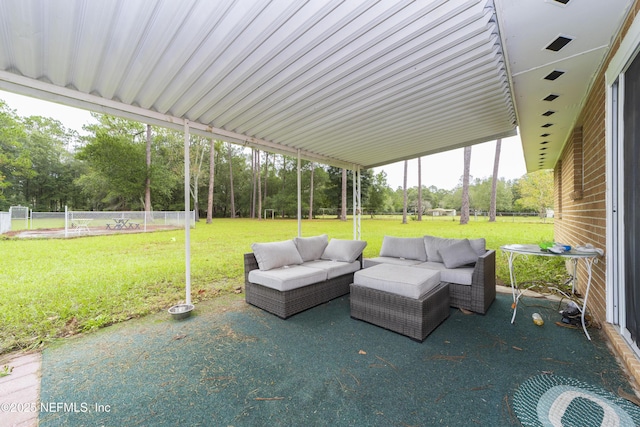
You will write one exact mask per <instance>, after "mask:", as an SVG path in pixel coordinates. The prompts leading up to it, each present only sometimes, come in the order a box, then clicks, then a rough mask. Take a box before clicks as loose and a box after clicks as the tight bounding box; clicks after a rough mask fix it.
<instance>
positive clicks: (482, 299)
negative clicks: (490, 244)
mask: <svg viewBox="0 0 640 427" xmlns="http://www.w3.org/2000/svg"><path fill="white" fill-rule="evenodd" d="M449 294H450V298H451V306H452V307H456V308H463V309H465V310H470V311H473V312H475V313H480V314H485V313H486V312H487V310H488V309H489V306H490V305H491V303H492V302H493V300H495V299H496V251H495V250H489V251H487V252H486V253H485V254H484V255H482V256H481V257H480V258H478V261H477V262H476V267H475V269H474V270H473V276H472V279H471V285H459V284H456V283H449Z"/></svg>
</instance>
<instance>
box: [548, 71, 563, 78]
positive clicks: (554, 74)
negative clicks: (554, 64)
mask: <svg viewBox="0 0 640 427" xmlns="http://www.w3.org/2000/svg"><path fill="white" fill-rule="evenodd" d="M563 74H564V71H560V70H553V71H552V72H550V73H549V74H547V75H546V76H545V77H544V78H545V80H555V79H557V78H558V77H560V76H561V75H563Z"/></svg>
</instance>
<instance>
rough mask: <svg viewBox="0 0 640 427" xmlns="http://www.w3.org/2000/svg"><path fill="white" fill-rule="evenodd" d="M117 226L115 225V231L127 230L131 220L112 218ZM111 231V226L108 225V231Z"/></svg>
mask: <svg viewBox="0 0 640 427" xmlns="http://www.w3.org/2000/svg"><path fill="white" fill-rule="evenodd" d="M112 219H113V222H115V225H113V229H114V230H122V229H125V228H127V223H128V222H129V218H112ZM109 229H111V224H107V230H109Z"/></svg>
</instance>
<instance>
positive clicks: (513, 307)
mask: <svg viewBox="0 0 640 427" xmlns="http://www.w3.org/2000/svg"><path fill="white" fill-rule="evenodd" d="M515 309H516V303H515V302H514V303H511V310H515Z"/></svg>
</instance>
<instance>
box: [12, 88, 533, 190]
mask: <svg viewBox="0 0 640 427" xmlns="http://www.w3.org/2000/svg"><path fill="white" fill-rule="evenodd" d="M0 99H2V100H3V101H4V102H5V103H6V104H7V105H8V106H9V108H11V109H13V110H16V113H17V114H18V115H19V116H22V117H27V116H44V117H50V118H53V119H56V120H59V121H60V122H61V123H62V124H63V125H64V126H65V127H66V128H69V129H75V130H77V131H78V132H80V133H83V132H82V126H83V125H86V124H89V123H93V122H95V120H94V119H93V117H91V114H90V113H89V111H86V110H81V109H77V108H73V107H67V106H65V105H61V104H55V103H52V102H48V101H42V100H39V99H36V98H31V97H27V96H22V95H17V94H14V93H11V92H4V91H0ZM495 147H496V143H495V141H489V142H485V143H483V144H477V145H474V146H473V148H472V149H471V171H470V174H471V177H472V179H475V178H480V179H483V178H488V177H491V176H492V175H493V161H494V156H495ZM463 151H464V150H463V149H462V148H460V149H456V150H451V151H447V152H444V153H439V154H433V155H430V156H425V157H423V158H422V185H424V186H426V187H430V186H432V185H434V186H436V187H437V188H440V189H444V190H451V189H453V188H454V187H456V185H458V183H459V182H460V179H461V177H462V173H463ZM381 170H384V171H385V172H386V173H387V183H388V184H389V186H390V187H391V188H392V189H394V190H395V189H397V188H398V187H402V185H403V178H404V162H398V163H393V164H390V165H387V166H382V167H378V168H375V169H374V172H375V173H378V172H380V171H381ZM526 172H527V171H526V166H525V163H524V155H523V153H522V144H521V142H520V137H519V136H515V137H511V138H505V139H503V140H502V149H501V154H500V165H499V170H498V176H499V177H500V178H505V179H508V180H513V179H517V178H520V177H521V176H522V175H524V174H525V173H526ZM417 185H418V161H417V160H415V159H414V160H410V161H409V165H408V175H407V186H408V187H414V186H417Z"/></svg>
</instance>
